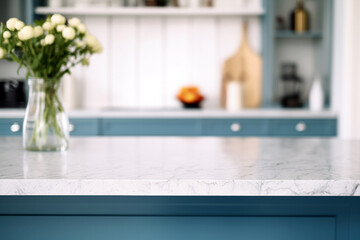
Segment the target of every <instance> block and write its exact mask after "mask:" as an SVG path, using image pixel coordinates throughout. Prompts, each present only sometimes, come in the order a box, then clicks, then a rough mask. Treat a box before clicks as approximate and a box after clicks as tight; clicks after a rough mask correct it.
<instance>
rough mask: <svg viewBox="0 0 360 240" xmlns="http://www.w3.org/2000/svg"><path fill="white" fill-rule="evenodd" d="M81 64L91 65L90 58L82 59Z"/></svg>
mask: <svg viewBox="0 0 360 240" xmlns="http://www.w3.org/2000/svg"><path fill="white" fill-rule="evenodd" d="M81 65H83V66H89V65H90V61H89V59H88V58H83V59H81Z"/></svg>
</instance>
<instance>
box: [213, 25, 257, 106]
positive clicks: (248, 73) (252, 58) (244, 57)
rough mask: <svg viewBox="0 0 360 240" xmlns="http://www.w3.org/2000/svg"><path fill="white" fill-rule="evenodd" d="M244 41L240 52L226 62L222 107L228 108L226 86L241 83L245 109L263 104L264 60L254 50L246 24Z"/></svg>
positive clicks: (222, 85)
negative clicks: (231, 82) (233, 82)
mask: <svg viewBox="0 0 360 240" xmlns="http://www.w3.org/2000/svg"><path fill="white" fill-rule="evenodd" d="M242 28H243V40H242V43H241V45H240V48H239V49H238V51H237V52H236V53H235V54H234V55H233V56H232V57H230V58H229V59H227V60H226V61H225V64H224V67H223V76H222V83H221V94H220V96H221V99H220V101H221V106H223V107H225V106H226V84H227V82H229V81H234V80H235V81H240V82H241V83H242V85H243V107H245V108H256V107H259V106H260V104H261V95H262V87H261V79H262V59H261V57H260V56H259V55H258V54H257V53H256V52H254V51H253V50H252V48H251V46H250V43H249V37H248V26H247V23H244V24H243V26H242Z"/></svg>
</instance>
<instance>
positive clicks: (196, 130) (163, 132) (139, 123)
mask: <svg viewBox="0 0 360 240" xmlns="http://www.w3.org/2000/svg"><path fill="white" fill-rule="evenodd" d="M102 134H103V135H106V136H200V135H201V120H197V119H104V120H102Z"/></svg>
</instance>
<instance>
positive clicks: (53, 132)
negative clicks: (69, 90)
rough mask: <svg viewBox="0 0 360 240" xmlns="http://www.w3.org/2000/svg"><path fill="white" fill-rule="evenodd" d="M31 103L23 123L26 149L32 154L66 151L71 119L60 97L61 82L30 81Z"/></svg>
mask: <svg viewBox="0 0 360 240" xmlns="http://www.w3.org/2000/svg"><path fill="white" fill-rule="evenodd" d="M28 83H29V100H28V104H27V107H26V113H25V118H24V123H23V146H24V148H25V149H26V150H30V151H65V150H67V149H68V146H69V129H68V126H69V119H68V117H67V115H66V113H65V111H64V108H63V105H62V103H61V100H60V97H59V85H60V80H58V79H47V80H46V81H45V80H44V79H42V78H29V80H28Z"/></svg>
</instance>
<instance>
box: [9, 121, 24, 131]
mask: <svg viewBox="0 0 360 240" xmlns="http://www.w3.org/2000/svg"><path fill="white" fill-rule="evenodd" d="M20 128H21V127H20V124H18V123H17V122H15V123H13V124H12V125H11V126H10V131H11V132H13V133H16V132H19V131H20Z"/></svg>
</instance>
